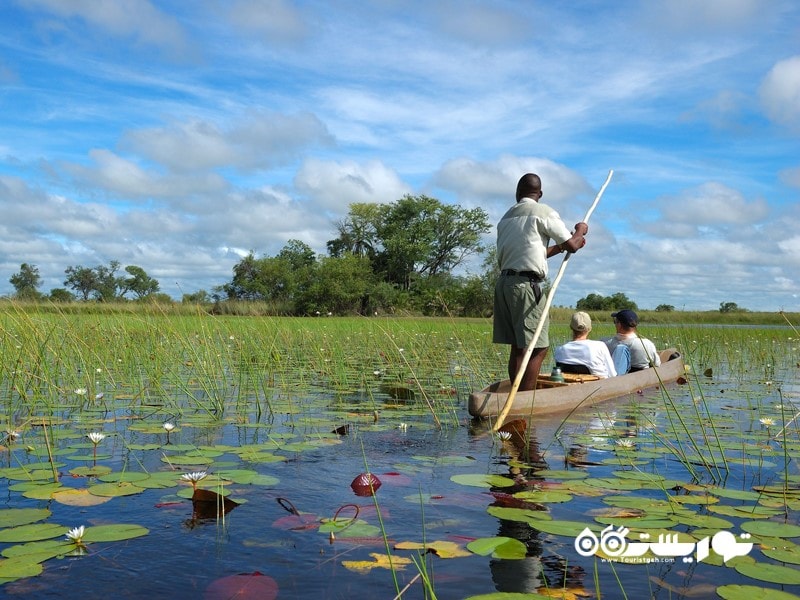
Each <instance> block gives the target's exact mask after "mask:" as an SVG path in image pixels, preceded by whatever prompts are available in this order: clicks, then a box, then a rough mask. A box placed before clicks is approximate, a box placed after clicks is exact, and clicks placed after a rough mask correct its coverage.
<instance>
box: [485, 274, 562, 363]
mask: <svg viewBox="0 0 800 600" xmlns="http://www.w3.org/2000/svg"><path fill="white" fill-rule="evenodd" d="M545 304H546V300H545V295H544V294H543V295H542V297H541V299H540V300H539V303H538V304H537V303H536V298H535V297H534V293H533V288H532V287H531V283H530V280H529V279H528V278H527V277H520V276H519V275H501V276H500V277H499V278H498V279H497V283H496V284H495V287H494V327H493V332H492V341H493V342H494V343H495V344H511V345H513V346H516V347H517V348H527V347H528V346H529V345H530V343H531V340H532V339H533V334H534V333H535V332H536V327H537V325H538V323H539V319H541V318H544V324H543V325H542V331H541V332H540V333H539V339H538V340H537V341H536V348H547V347H549V346H550V339H549V336H548V329H549V326H550V319H549V318H548V316H547V315H544V316H543V314H542V313H543V312H544V305H545Z"/></svg>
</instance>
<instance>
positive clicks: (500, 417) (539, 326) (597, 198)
mask: <svg viewBox="0 0 800 600" xmlns="http://www.w3.org/2000/svg"><path fill="white" fill-rule="evenodd" d="M613 174H614V170H613V169H612V170H610V171H609V172H608V177H606V181H605V183H604V184H603V187H601V188H600V191H599V192H597V196H595V199H594V202H592V205H591V206H590V207H589V210H588V211H587V212H586V216H585V217H584V218H583V222H584V223H588V222H589V217H591V216H592V213H593V212H594V209H595V208H596V207H597V205H598V204H599V202H600V197H601V196H602V195H603V192H605V191H606V187H608V183H609V182H610V181H611V176H612V175H613ZM570 256H572V253H571V252H567V254H566V256H564V260H563V261H561V266H560V267H559V269H558V275H556V278H555V280H554V281H553V285H552V286H551V287H550V293H549V294H547V300H546V301H545V303H544V310H542V318H541V319H539V322H538V323H537V324H536V331H534V332H533V339H531V343H530V344H528V347H527V348H526V350H525V354H524V355H523V357H522V363H521V364H520V366H519V370H518V371H517V376H516V377H515V378H514V383H513V384H512V385H511V391H510V392H509V394H508V398H507V399H506V403H505V405H504V406H503V410H502V411H500V414H499V415H498V417H497V421H496V422H495V424H494V428H493V430H494V431H497V430H498V429H500V428H501V427H502V426H503V422H504V421H505V420H506V417H507V416H508V412H509V411H510V410H511V405H512V404H514V397H515V396H516V395H517V390H518V389H519V384H520V383H521V382H522V377H523V375H524V374H525V369H527V368H528V362H529V361H530V359H531V355H532V354H533V350H534V348H535V347H536V342H538V341H539V336H540V335H541V333H542V328H543V327H544V320H545V316H546V315H547V312H548V311H549V310H550V305H552V304H553V298H554V297H555V294H556V288H558V284H559V283H560V282H561V278H562V277H563V276H564V271H565V270H566V268H567V261H568V260H569V257H570Z"/></svg>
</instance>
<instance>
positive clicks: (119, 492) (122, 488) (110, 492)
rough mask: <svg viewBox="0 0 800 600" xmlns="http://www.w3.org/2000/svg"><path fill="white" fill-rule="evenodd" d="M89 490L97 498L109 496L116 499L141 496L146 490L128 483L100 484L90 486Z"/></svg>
mask: <svg viewBox="0 0 800 600" xmlns="http://www.w3.org/2000/svg"><path fill="white" fill-rule="evenodd" d="M88 490H89V493H90V494H94V495H95V496H109V497H112V498H116V497H118V496H133V495H135V494H139V493H141V492H143V491H144V488H141V487H139V486H137V485H133V484H132V483H128V482H126V481H121V482H119V483H99V484H97V485H93V486H90V487H89V488H88Z"/></svg>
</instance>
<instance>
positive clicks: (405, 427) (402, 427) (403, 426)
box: [397, 423, 408, 431]
mask: <svg viewBox="0 0 800 600" xmlns="http://www.w3.org/2000/svg"><path fill="white" fill-rule="evenodd" d="M397 428H398V429H399V430H400V431H406V430H408V423H400V424H399V425H398V426H397Z"/></svg>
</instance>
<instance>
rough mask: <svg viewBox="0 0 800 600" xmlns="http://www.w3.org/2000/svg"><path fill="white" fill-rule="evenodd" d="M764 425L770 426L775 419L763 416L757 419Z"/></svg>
mask: <svg viewBox="0 0 800 600" xmlns="http://www.w3.org/2000/svg"><path fill="white" fill-rule="evenodd" d="M758 422H759V423H761V424H762V425H763V426H764V427H772V426H773V425H775V419H770V418H769V417H763V418H761V419H759V420H758Z"/></svg>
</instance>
